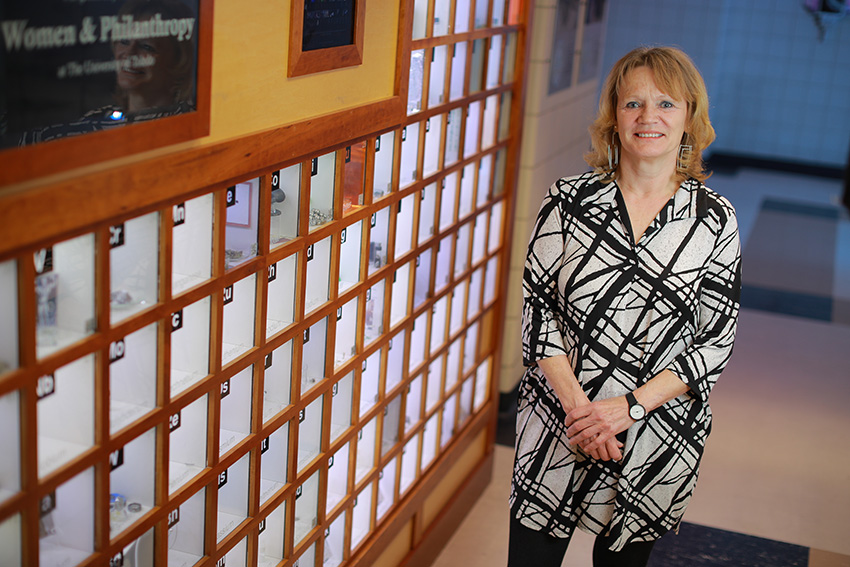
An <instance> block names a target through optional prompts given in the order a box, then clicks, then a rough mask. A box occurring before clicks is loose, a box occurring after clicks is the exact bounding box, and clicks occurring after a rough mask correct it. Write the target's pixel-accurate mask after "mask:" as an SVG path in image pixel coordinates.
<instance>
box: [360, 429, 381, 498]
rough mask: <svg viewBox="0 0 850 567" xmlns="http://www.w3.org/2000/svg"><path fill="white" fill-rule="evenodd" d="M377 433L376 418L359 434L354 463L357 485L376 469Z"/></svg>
mask: <svg viewBox="0 0 850 567" xmlns="http://www.w3.org/2000/svg"><path fill="white" fill-rule="evenodd" d="M376 433H377V418H374V417H373V418H372V419H370V420H369V421H368V422H367V423H366V425H364V426H363V427H362V428H361V429H360V431H358V432H357V458H356V459H355V461H354V464H355V467H354V482H355V483H359V482H360V481H362V480H363V479H364V478H366V475H367V474H369V472H370V471H371V470H372V469H373V468H375V443H376V442H377V440H378V439H377V435H376ZM355 506H356V505H355Z"/></svg>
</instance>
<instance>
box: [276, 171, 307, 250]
mask: <svg viewBox="0 0 850 567" xmlns="http://www.w3.org/2000/svg"><path fill="white" fill-rule="evenodd" d="M271 186H272V187H271V190H272V196H271V201H272V206H271V221H270V223H269V242H270V244H271V247H272V248H275V247H277V246H280V245H281V244H283V243H284V242H288V241H290V240H292V239H293V238H295V237H296V236H298V209H299V208H300V207H299V205H298V203H299V200H300V195H301V164H300V163H297V164H295V165H293V166H290V167H287V168H286V169H281V170H278V171H275V172H274V173H272V184H271Z"/></svg>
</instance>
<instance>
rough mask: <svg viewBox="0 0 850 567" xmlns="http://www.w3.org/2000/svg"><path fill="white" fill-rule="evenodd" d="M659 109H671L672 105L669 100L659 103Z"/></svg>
mask: <svg viewBox="0 0 850 567" xmlns="http://www.w3.org/2000/svg"><path fill="white" fill-rule="evenodd" d="M661 108H673V103H672V102H670V101H669V100H665V101H664V102H662V103H661Z"/></svg>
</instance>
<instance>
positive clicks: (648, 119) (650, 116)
mask: <svg viewBox="0 0 850 567" xmlns="http://www.w3.org/2000/svg"><path fill="white" fill-rule="evenodd" d="M657 116H658V111H657V110H656V109H655V107H653V106H652V105H651V104H647V105H645V106H644V107H643V108H642V109H641V113H640V117H639V118H640V121H641V123H644V124H648V123H652V122H655V120H656V118H657Z"/></svg>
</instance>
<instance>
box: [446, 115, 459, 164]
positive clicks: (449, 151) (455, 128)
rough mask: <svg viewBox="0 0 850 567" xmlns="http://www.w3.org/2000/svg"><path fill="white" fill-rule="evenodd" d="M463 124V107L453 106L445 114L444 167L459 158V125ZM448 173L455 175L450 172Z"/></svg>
mask: <svg viewBox="0 0 850 567" xmlns="http://www.w3.org/2000/svg"><path fill="white" fill-rule="evenodd" d="M462 125H463V109H462V108H455V109H453V110H450V111H449V112H448V114H447V115H446V151H445V154H446V156H445V158H444V162H445V167H449V166H450V165H454V164H455V163H457V160H458V159H460V127H461V126H462ZM450 175H457V174H456V173H452V174H450Z"/></svg>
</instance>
